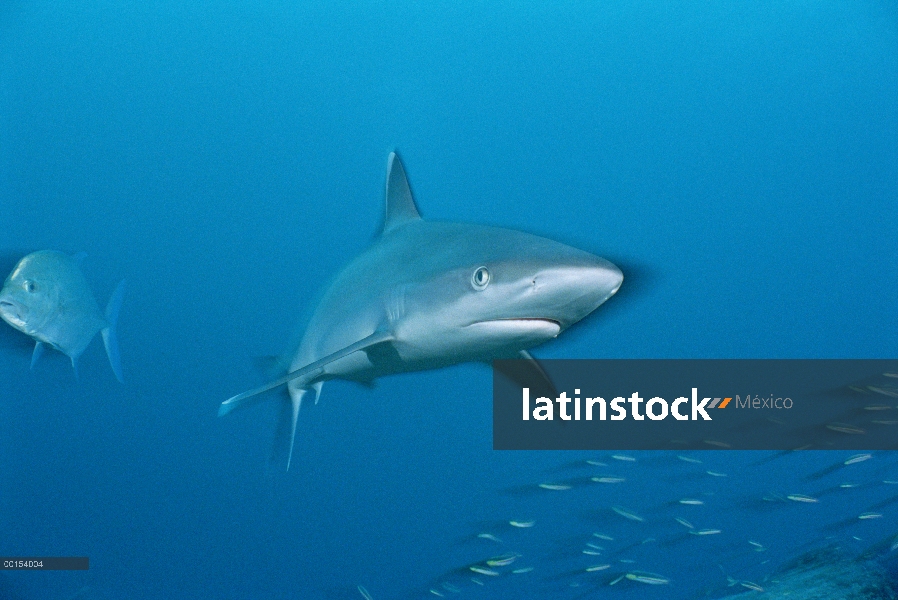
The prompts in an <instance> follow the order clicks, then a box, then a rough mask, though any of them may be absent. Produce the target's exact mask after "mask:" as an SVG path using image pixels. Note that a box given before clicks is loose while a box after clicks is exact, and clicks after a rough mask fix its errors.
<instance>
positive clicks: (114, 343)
mask: <svg viewBox="0 0 898 600" xmlns="http://www.w3.org/2000/svg"><path fill="white" fill-rule="evenodd" d="M124 295H125V280H124V279H122V280H121V281H120V282H119V284H118V285H117V286H116V288H115V291H114V292H112V296H111V297H110V298H109V304H107V305H106V327H105V328H104V329H103V345H104V346H106V356H108V357H109V364H110V366H112V371H113V372H114V373H115V377H116V379H118V380H119V381H120V382H122V383H124V382H125V380H124V378H123V377H122V361H121V356H120V355H119V351H118V337H117V336H116V333H115V332H116V326H117V325H118V314H119V311H120V310H121V308H122V298H123V297H124Z"/></svg>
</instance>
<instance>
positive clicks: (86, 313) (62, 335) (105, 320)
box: [0, 250, 125, 381]
mask: <svg viewBox="0 0 898 600" xmlns="http://www.w3.org/2000/svg"><path fill="white" fill-rule="evenodd" d="M85 256H86V254H84V253H78V254H75V255H74V256H70V255H68V254H65V253H63V252H57V251H55V250H41V251H38V252H33V253H31V254H29V255H28V256H26V257H24V258H23V259H22V260H20V261H19V262H18V264H16V266H15V268H14V269H13V270H12V273H10V275H9V277H7V278H6V281H5V282H4V284H3V288H2V289H0V318H2V319H3V320H4V321H6V322H7V323H9V324H10V325H12V326H13V327H14V328H15V329H18V330H19V331H21V332H23V333H25V334H27V335H29V336H31V337H32V338H34V340H35V344H34V352H33V353H32V355H31V368H32V369H33V368H34V365H35V364H37V362H38V359H40V357H41V355H42V354H43V352H44V349H45V348H46V347H48V346H49V347H50V348H53V349H54V350H58V351H60V352H62V353H63V354H65V355H66V356H68V357H69V359H70V360H71V361H72V368H73V369H74V370H75V375H76V376H77V374H78V357H80V356H81V354H82V353H83V352H84V350H85V349H86V348H87V346H88V345H89V344H90V342H91V340H93V339H94V337H95V336H96V335H97V333H98V332H99V333H101V334H102V336H103V344H104V345H105V346H106V355H107V356H108V357H109V364H110V365H111V366H112V371H113V372H114V373H115V377H116V379H118V380H119V381H123V380H124V378H123V377H122V367H121V359H120V357H119V347H118V338H117V336H116V324H117V322H118V316H119V311H120V309H121V305H122V298H123V296H124V290H125V281H124V280H122V281H121V282H119V284H118V286H117V287H116V288H115V291H114V292H113V293H112V296H111V297H110V299H109V303H108V305H107V306H106V311H105V312H101V311H100V306H99V305H98V304H97V301H96V299H95V298H94V295H93V293H92V292H91V289H90V286H89V285H88V283H87V280H86V279H85V277H84V274H83V273H82V271H81V263H82V261H83V260H84V258H85Z"/></svg>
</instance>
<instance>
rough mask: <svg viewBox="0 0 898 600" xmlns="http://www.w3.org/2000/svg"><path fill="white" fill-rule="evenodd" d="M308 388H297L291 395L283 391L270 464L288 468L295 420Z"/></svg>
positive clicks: (294, 434) (291, 455)
mask: <svg viewBox="0 0 898 600" xmlns="http://www.w3.org/2000/svg"><path fill="white" fill-rule="evenodd" d="M307 391H308V390H297V392H296V393H295V394H293V395H291V394H289V393H285V394H284V397H283V399H281V410H280V414H279V415H278V425H277V431H275V434H274V445H273V446H272V448H271V464H272V465H273V466H277V467H279V468H284V470H285V471H289V470H290V460H291V459H292V458H293V440H295V439H296V421H297V418H298V417H299V408H300V406H301V405H302V399H303V396H305V395H306V392H307Z"/></svg>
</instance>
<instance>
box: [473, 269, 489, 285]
mask: <svg viewBox="0 0 898 600" xmlns="http://www.w3.org/2000/svg"><path fill="white" fill-rule="evenodd" d="M489 284H490V271H489V269H487V268H486V267H477V270H476V271H474V274H473V275H471V285H472V286H473V287H474V289H475V290H478V291H480V290H485V289H486V286H488V285H489Z"/></svg>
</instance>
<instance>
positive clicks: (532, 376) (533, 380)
mask: <svg viewBox="0 0 898 600" xmlns="http://www.w3.org/2000/svg"><path fill="white" fill-rule="evenodd" d="M516 358H518V359H520V360H515V361H495V362H493V368H494V369H496V370H497V371H499V372H500V373H502V374H503V375H505V376H506V377H507V378H508V379H510V380H511V381H513V382H514V383H516V384H518V385H520V386H521V387H522V388H524V387H528V388H530V397H531V398H541V397H545V398H557V397H558V390H557V389H555V384H554V383H552V380H551V379H550V378H549V375H548V374H547V373H546V371H545V370H544V369H543V367H542V365H541V364H539V362H538V361H537V360H536V359H535V358H533V357H532V356H531V355H530V353H529V352H527V351H526V350H521V351H520V352H518V355H517V357H516Z"/></svg>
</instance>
